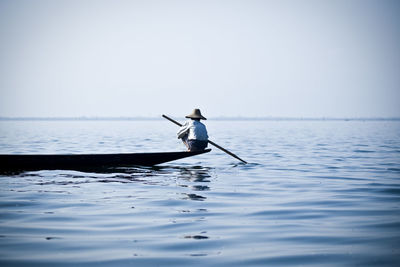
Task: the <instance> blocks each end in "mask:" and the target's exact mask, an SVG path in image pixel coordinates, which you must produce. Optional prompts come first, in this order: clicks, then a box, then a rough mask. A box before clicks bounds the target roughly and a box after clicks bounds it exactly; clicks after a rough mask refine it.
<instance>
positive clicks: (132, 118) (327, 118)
mask: <svg viewBox="0 0 400 267" xmlns="http://www.w3.org/2000/svg"><path fill="white" fill-rule="evenodd" d="M173 118H175V119H179V118H178V117H173ZM182 119H183V117H182ZM158 120H164V119H163V118H161V117H0V121H158ZM208 120H210V121H400V117H394V118H379V117H377V118H368V117H366V118H340V117H338V118H333V117H320V118H318V117H314V118H313V117H305V118H301V117H298V118H296V117H215V118H213V117H209V118H208Z"/></svg>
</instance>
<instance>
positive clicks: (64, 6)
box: [0, 0, 400, 117]
mask: <svg viewBox="0 0 400 267" xmlns="http://www.w3.org/2000/svg"><path fill="white" fill-rule="evenodd" d="M399 102H400V1H395V0H394V1H385V0H375V1H369V0H358V1H355V0H331V1H328V0H326V1H323V0H315V1H314V0H293V1H289V0H288V1H267V0H264V1H261V0H260V1H257V0H243V1H235V0H226V1H218V0H214V1H207V0H205V1H204V0H203V1H200V0H199V1H190V0H182V1H168V0H164V1H162V0H159V1H151V0H143V1H133V0H132V1H119V0H112V1H111V0H110V1H101V0H93V1H86V0H77V1H73V0H65V1H64V0H58V1H54V0H49V1H41V0H36V1H33V0H26V1H19V0H9V1H8V0H0V116H9V117H18V116H19V117H21V116H22V117H26V116H29V117H32V116H33V117H36V116H37V117H52V116H58V117H59V116H61V117H76V116H110V117H117V116H152V117H156V116H160V115H161V114H163V113H165V114H169V115H172V116H184V115H187V114H188V113H190V112H191V111H192V109H193V108H200V109H201V110H202V113H203V114H204V115H205V116H207V117H218V116H242V117H246V116H247V117H249V116H250V117H253V116H256V117H269V116H272V117H276V116H278V117H280V116H282V117H400V104H399Z"/></svg>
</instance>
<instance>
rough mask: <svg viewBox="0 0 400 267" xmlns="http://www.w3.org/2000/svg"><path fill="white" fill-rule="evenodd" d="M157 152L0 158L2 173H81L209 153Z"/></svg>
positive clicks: (153, 163) (207, 150)
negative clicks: (22, 171) (34, 171)
mask: <svg viewBox="0 0 400 267" xmlns="http://www.w3.org/2000/svg"><path fill="white" fill-rule="evenodd" d="M210 151H211V149H206V150H203V151H193V152H192V151H185V152H156V153H123V154H71V155H69V154H67V155H48V154H39V155H18V154H11V155H0V171H3V172H4V171H21V170H82V169H93V168H108V167H130V166H154V165H157V164H161V163H165V162H169V161H173V160H178V159H182V158H187V157H192V156H195V155H199V154H203V153H207V152H210Z"/></svg>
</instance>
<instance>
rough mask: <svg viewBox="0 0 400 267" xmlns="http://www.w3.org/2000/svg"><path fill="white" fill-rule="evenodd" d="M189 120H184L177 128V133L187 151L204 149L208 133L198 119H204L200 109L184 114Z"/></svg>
mask: <svg viewBox="0 0 400 267" xmlns="http://www.w3.org/2000/svg"><path fill="white" fill-rule="evenodd" d="M186 118H189V119H191V120H188V121H186V122H185V124H183V125H182V127H181V128H180V129H179V131H178V133H177V135H178V138H179V139H182V141H183V143H184V144H185V145H186V147H187V148H188V150H189V151H199V150H204V149H205V148H206V147H207V145H208V135H207V129H206V126H205V125H204V124H203V123H201V122H200V120H206V118H204V117H203V116H202V115H201V112H200V109H195V110H193V112H192V113H191V114H189V115H187V116H186Z"/></svg>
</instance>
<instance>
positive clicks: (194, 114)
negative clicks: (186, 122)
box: [185, 108, 206, 120]
mask: <svg viewBox="0 0 400 267" xmlns="http://www.w3.org/2000/svg"><path fill="white" fill-rule="evenodd" d="M185 118H189V119H201V120H206V118H204V117H203V115H201V112H200V109H198V108H196V109H194V110H193V112H192V114H189V115H187V116H186V117H185Z"/></svg>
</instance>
